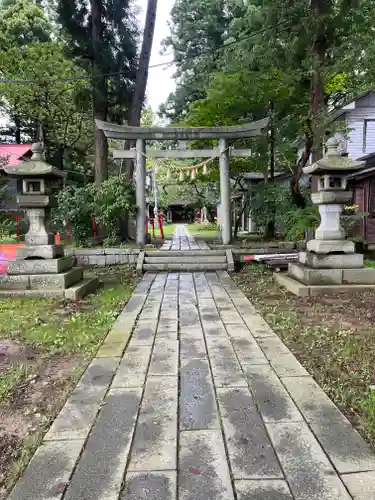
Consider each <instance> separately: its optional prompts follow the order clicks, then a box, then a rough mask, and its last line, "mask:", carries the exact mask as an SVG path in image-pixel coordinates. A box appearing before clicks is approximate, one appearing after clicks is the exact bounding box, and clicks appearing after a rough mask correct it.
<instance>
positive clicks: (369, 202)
mask: <svg viewBox="0 0 375 500" xmlns="http://www.w3.org/2000/svg"><path fill="white" fill-rule="evenodd" d="M360 159H361V160H366V167H365V168H364V169H363V170H361V171H360V172H356V173H355V174H352V175H351V176H350V177H349V179H348V182H349V187H350V188H351V189H352V190H353V205H357V206H358V207H359V208H358V210H359V212H363V213H365V214H367V216H366V217H364V218H363V219H362V220H361V221H360V222H358V223H357V224H356V225H355V227H354V228H353V231H352V233H353V236H358V237H359V238H361V240H363V243H364V245H365V246H367V248H369V249H375V153H371V154H369V155H366V156H363V157H362V158H360Z"/></svg>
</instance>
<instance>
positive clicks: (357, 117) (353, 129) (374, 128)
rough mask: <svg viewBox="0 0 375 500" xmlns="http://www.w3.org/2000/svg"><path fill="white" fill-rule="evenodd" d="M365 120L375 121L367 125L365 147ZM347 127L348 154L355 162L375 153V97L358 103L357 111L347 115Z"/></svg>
mask: <svg viewBox="0 0 375 500" xmlns="http://www.w3.org/2000/svg"><path fill="white" fill-rule="evenodd" d="M365 120H374V121H373V122H368V123H367V133H366V144H365V147H364V143H363V136H364V129H365ZM347 126H348V141H347V153H348V154H349V156H350V157H351V158H352V159H353V160H356V159H357V158H360V157H361V156H364V155H367V154H369V153H374V152H375V95H373V94H370V95H369V96H367V97H364V98H363V99H360V100H358V101H357V102H356V104H355V109H353V110H352V111H349V112H348V114H347Z"/></svg>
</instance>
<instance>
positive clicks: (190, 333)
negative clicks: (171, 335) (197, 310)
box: [180, 323, 204, 339]
mask: <svg viewBox="0 0 375 500" xmlns="http://www.w3.org/2000/svg"><path fill="white" fill-rule="evenodd" d="M180 337H181V339H183V338H186V339H204V336H203V329H202V327H201V326H200V324H199V323H198V324H197V325H195V326H185V327H183V328H180Z"/></svg>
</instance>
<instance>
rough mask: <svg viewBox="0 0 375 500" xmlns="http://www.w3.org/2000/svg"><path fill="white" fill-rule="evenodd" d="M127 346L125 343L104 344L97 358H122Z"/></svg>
mask: <svg viewBox="0 0 375 500" xmlns="http://www.w3.org/2000/svg"><path fill="white" fill-rule="evenodd" d="M125 347H126V344H124V343H123V342H118V343H115V342H103V344H102V345H101V346H100V347H99V350H98V352H97V353H96V357H97V358H121V356H122V354H123V352H124V350H125Z"/></svg>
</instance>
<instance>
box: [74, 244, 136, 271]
mask: <svg viewBox="0 0 375 500" xmlns="http://www.w3.org/2000/svg"><path fill="white" fill-rule="evenodd" d="M139 252H140V251H139V250H138V249H134V248H132V249H129V248H98V249H96V248H84V249H76V250H70V249H65V255H73V256H74V258H75V264H76V265H77V266H103V267H104V266H114V265H116V264H129V265H135V264H136V263H137V259H138V255H139Z"/></svg>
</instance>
